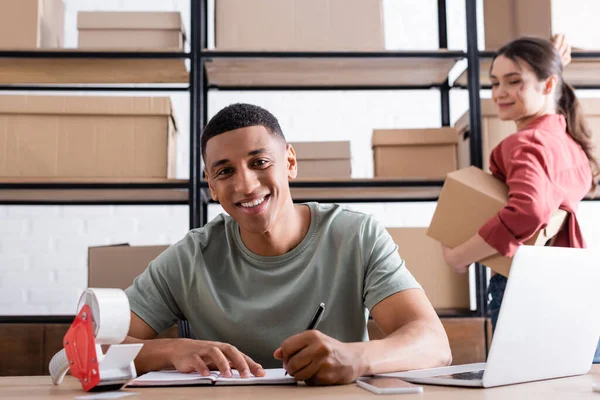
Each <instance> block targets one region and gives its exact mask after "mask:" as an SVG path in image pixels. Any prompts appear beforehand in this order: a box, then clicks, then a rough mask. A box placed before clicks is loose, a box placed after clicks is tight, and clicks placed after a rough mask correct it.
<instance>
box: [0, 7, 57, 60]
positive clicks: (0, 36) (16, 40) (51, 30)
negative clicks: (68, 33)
mask: <svg viewBox="0 0 600 400" xmlns="http://www.w3.org/2000/svg"><path fill="white" fill-rule="evenodd" d="M63 32H64V6H63V1H62V0H19V1H2V2H0V49H2V50H34V49H39V48H44V49H52V48H59V47H62V46H63V34H64V33H63Z"/></svg>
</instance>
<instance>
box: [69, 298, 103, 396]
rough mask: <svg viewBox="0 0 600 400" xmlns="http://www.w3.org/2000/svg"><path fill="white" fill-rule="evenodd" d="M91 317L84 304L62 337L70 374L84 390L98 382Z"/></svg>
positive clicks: (87, 307)
mask: <svg viewBox="0 0 600 400" xmlns="http://www.w3.org/2000/svg"><path fill="white" fill-rule="evenodd" d="M91 317H92V310H91V308H90V306H89V305H87V304H85V305H84V306H83V307H82V308H81V311H80V312H79V314H77V316H76V317H75V320H74V321H73V324H72V325H71V327H70V328H69V330H68V331H67V334H66V335H65V337H64V339H63V346H64V348H65V351H66V353H67V359H68V360H69V368H70V369H71V375H73V376H74V377H75V378H77V379H79V381H80V382H81V386H82V387H83V390H85V391H86V392H88V391H90V389H92V388H93V387H95V386H97V385H98V384H99V383H100V374H99V372H98V361H97V360H98V357H97V354H96V338H95V337H94V326H93V322H92V318H91Z"/></svg>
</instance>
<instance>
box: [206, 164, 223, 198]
mask: <svg viewBox="0 0 600 400" xmlns="http://www.w3.org/2000/svg"><path fill="white" fill-rule="evenodd" d="M204 179H206V181H207V182H208V189H209V190H210V197H212V199H213V200H214V201H219V199H218V198H217V191H216V190H215V188H214V186H213V182H212V179H210V178H209V177H208V173H207V172H206V169H204Z"/></svg>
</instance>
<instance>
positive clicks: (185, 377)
mask: <svg viewBox="0 0 600 400" xmlns="http://www.w3.org/2000/svg"><path fill="white" fill-rule="evenodd" d="M216 379H217V374H216V373H211V375H210V376H201V375H200V374H199V373H197V372H191V373H182V372H179V371H175V370H164V371H152V372H148V373H147V374H144V375H141V376H139V377H138V378H136V379H134V380H133V381H132V382H130V383H129V384H128V385H127V386H170V385H175V386H179V385H182V386H183V385H202V384H206V385H210V384H212V383H213V381H214V380H216Z"/></svg>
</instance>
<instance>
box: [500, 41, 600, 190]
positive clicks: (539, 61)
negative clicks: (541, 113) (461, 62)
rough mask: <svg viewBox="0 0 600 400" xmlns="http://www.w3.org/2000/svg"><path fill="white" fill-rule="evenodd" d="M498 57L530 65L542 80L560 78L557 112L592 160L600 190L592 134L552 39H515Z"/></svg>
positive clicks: (594, 178) (593, 178)
mask: <svg viewBox="0 0 600 400" xmlns="http://www.w3.org/2000/svg"><path fill="white" fill-rule="evenodd" d="M498 56H504V57H506V58H508V59H510V60H512V61H514V62H519V61H524V62H526V63H527V64H528V65H529V67H530V68H531V69H532V70H533V71H534V72H535V74H536V76H537V78H538V80H540V81H541V80H544V79H547V78H548V77H550V76H552V75H556V76H557V77H558V85H559V88H560V94H559V95H557V99H556V101H557V103H556V111H557V112H558V113H559V114H562V115H563V116H564V117H565V120H566V121H567V132H568V133H569V135H571V137H572V138H573V139H574V140H575V141H576V142H577V143H579V145H580V146H581V148H582V149H583V151H584V152H585V155H586V156H587V158H588V160H589V161H590V164H591V166H592V188H596V177H597V176H598V174H599V173H600V165H599V164H598V160H597V159H596V157H595V156H594V146H593V144H592V132H591V131H590V129H589V127H588V124H587V122H586V121H585V118H584V116H583V112H582V110H581V105H580V104H579V100H577V97H576V96H575V91H574V90H573V87H572V86H571V85H569V84H568V83H567V82H565V81H564V79H563V75H562V71H563V65H562V61H561V58H560V55H559V54H558V50H557V49H556V48H555V47H554V45H553V44H552V43H551V42H550V41H548V40H544V39H538V38H530V37H525V38H519V39H516V40H513V41H512V42H510V43H508V44H506V45H505V46H503V47H502V48H500V49H499V50H498V51H497V52H496V55H495V56H494V60H495V59H496V58H497V57H498ZM492 65H493V60H492Z"/></svg>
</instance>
